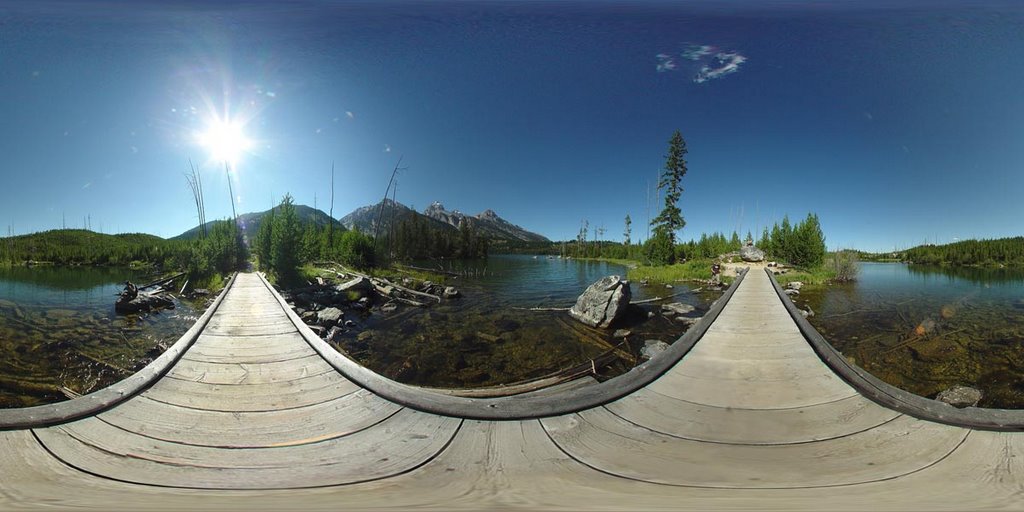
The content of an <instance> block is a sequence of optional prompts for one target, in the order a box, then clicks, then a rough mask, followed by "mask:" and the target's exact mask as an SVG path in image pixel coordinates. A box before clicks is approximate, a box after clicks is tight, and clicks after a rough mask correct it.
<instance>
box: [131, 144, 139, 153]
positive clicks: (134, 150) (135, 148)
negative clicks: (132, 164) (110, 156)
mask: <svg viewBox="0 0 1024 512" xmlns="http://www.w3.org/2000/svg"><path fill="white" fill-rule="evenodd" d="M138 152H139V148H137V147H135V146H132V154H133V155H134V154H136V153H138Z"/></svg>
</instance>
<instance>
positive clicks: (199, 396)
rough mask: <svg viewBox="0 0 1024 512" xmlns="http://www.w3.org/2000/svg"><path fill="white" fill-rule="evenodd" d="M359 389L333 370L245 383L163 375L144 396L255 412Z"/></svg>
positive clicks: (183, 404)
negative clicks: (181, 378)
mask: <svg viewBox="0 0 1024 512" xmlns="http://www.w3.org/2000/svg"><path fill="white" fill-rule="evenodd" d="M360 389H362V388H360V387H359V386H358V385H356V384H355V383H354V382H352V381H350V380H348V379H346V378H345V377H343V376H342V375H341V374H340V373H338V372H334V371H331V372H327V373H321V374H319V375H312V376H309V377H306V378H303V379H296V380H289V381H283V382H270V383H262V384H243V385H236V384H207V383H203V382H194V381H189V380H180V379H162V380H160V382H157V383H156V384H155V385H153V387H151V388H149V389H148V390H146V391H145V392H144V393H142V396H145V397H147V398H149V399H152V400H156V401H158V402H163V403H167V404H170V405H177V406H181V407H190V408H193V409H204V410H215V411H224V412H246V411H250V412H255V411H271V410H278V409H291V408H296V407H304V406H307V405H312V404H316V403H320V402H325V401H327V400H330V399H332V398H335V397H339V396H343V395H347V394H349V393H354V392H356V391H358V390H360Z"/></svg>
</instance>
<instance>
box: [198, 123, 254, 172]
mask: <svg viewBox="0 0 1024 512" xmlns="http://www.w3.org/2000/svg"><path fill="white" fill-rule="evenodd" d="M242 128H243V126H242V124H240V123H237V122H232V121H230V120H227V119H217V118H215V119H213V120H212V121H211V122H210V124H209V125H208V126H207V127H206V130H205V131H203V132H202V133H200V134H199V136H198V139H199V144H200V145H202V146H203V147H205V148H206V150H207V151H209V152H210V159H211V160H214V161H217V162H227V163H228V164H231V165H234V164H235V163H236V162H237V161H238V159H239V158H240V157H241V156H242V154H243V153H245V152H246V151H247V150H249V148H250V147H252V141H251V140H249V138H248V137H246V136H245V133H244V132H243V130H242Z"/></svg>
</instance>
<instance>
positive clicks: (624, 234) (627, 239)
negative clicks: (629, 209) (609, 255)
mask: <svg viewBox="0 0 1024 512" xmlns="http://www.w3.org/2000/svg"><path fill="white" fill-rule="evenodd" d="M632 225H633V220H632V219H630V218H629V214H628V213H627V214H626V230H625V231H624V232H623V233H622V236H623V238H625V242H623V243H625V245H626V246H627V247H628V246H629V234H630V231H631V229H630V226H632Z"/></svg>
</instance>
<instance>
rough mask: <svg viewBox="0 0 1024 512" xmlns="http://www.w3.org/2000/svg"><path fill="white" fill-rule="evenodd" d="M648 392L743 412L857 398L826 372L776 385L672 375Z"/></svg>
mask: <svg viewBox="0 0 1024 512" xmlns="http://www.w3.org/2000/svg"><path fill="white" fill-rule="evenodd" d="M648 388H649V389H651V390H653V391H656V392H658V393H661V394H663V395H667V396H670V397H672V398H678V399H680V400H686V401H688V402H693V403H697V404H703V405H711V406H715V407H732V408H743V409H792V408H795V407H808V406H812V405H817V404H823V403H828V402H834V401H836V400H840V399H843V398H849V397H851V396H854V395H856V394H857V392H856V391H854V390H853V389H852V388H850V387H849V386H847V385H846V384H845V383H844V382H843V381H842V380H840V379H839V377H837V376H835V375H834V374H832V373H826V372H823V373H818V374H814V375H809V376H804V375H800V376H795V377H794V378H792V379H788V380H773V381H747V380H730V379H720V378H707V379H705V378H696V377H690V376H688V375H684V374H682V373H681V372H669V373H666V374H665V375H663V376H662V377H661V378H660V379H658V380H657V381H655V382H652V383H651V384H650V385H649V386H648Z"/></svg>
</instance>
